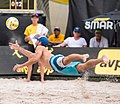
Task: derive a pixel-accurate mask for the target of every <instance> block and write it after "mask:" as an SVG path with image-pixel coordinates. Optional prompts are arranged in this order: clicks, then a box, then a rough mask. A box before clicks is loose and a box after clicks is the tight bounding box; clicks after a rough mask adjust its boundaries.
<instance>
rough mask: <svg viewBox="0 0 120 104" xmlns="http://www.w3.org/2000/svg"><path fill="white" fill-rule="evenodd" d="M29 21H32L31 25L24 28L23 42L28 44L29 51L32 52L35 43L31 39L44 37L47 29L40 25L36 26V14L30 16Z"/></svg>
mask: <svg viewBox="0 0 120 104" xmlns="http://www.w3.org/2000/svg"><path fill="white" fill-rule="evenodd" d="M31 20H32V24H31V25H29V26H27V27H26V29H25V32H24V35H25V41H26V42H28V48H29V50H30V51H32V52H34V47H33V45H35V41H34V39H33V37H34V36H37V37H39V36H41V35H46V34H47V33H48V29H47V28H46V27H45V26H43V25H42V24H38V21H39V15H38V14H37V13H35V14H33V15H32V17H31Z"/></svg>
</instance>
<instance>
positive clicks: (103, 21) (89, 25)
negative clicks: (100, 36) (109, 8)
mask: <svg viewBox="0 0 120 104" xmlns="http://www.w3.org/2000/svg"><path fill="white" fill-rule="evenodd" d="M108 20H109V18H96V19H94V20H93V21H86V22H85V29H107V30H108V29H111V30H112V29H116V26H119V27H120V22H119V21H108Z"/></svg>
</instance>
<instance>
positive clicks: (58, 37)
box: [48, 27, 65, 45]
mask: <svg viewBox="0 0 120 104" xmlns="http://www.w3.org/2000/svg"><path fill="white" fill-rule="evenodd" d="M64 37H65V35H63V34H61V33H60V28H59V27H55V28H54V34H52V35H50V36H49V38H48V40H49V42H50V43H52V44H53V45H57V44H60V43H62V42H63V41H64Z"/></svg>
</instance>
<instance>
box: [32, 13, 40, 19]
mask: <svg viewBox="0 0 120 104" xmlns="http://www.w3.org/2000/svg"><path fill="white" fill-rule="evenodd" d="M31 17H32V18H33V17H37V18H38V17H39V15H38V14H37V13H34V14H32V16H31Z"/></svg>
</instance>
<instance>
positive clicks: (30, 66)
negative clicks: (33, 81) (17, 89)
mask: <svg viewBox="0 0 120 104" xmlns="http://www.w3.org/2000/svg"><path fill="white" fill-rule="evenodd" d="M31 73H32V65H29V66H28V73H27V78H26V81H27V82H29V81H30V78H31Z"/></svg>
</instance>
